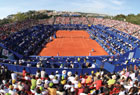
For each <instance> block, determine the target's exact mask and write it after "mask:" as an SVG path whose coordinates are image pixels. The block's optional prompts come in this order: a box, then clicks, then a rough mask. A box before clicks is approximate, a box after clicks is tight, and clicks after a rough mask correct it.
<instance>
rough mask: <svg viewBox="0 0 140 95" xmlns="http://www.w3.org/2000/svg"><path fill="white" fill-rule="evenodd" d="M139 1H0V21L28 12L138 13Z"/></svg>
mask: <svg viewBox="0 0 140 95" xmlns="http://www.w3.org/2000/svg"><path fill="white" fill-rule="evenodd" d="M139 4H140V0H0V19H2V18H4V17H6V16H8V15H10V14H15V13H17V12H26V11H29V10H44V9H46V10H56V11H72V12H89V13H102V14H109V15H116V14H126V15H127V14H130V13H133V14H138V13H140V5H139Z"/></svg>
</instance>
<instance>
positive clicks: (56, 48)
mask: <svg viewBox="0 0 140 95" xmlns="http://www.w3.org/2000/svg"><path fill="white" fill-rule="evenodd" d="M56 36H57V38H56V39H54V40H53V41H51V42H49V43H47V44H46V47H45V48H43V49H42V51H41V52H40V54H39V56H57V55H58V54H59V56H89V55H90V54H91V56H101V55H108V53H107V52H106V51H105V50H104V49H103V48H102V47H101V46H100V45H99V44H98V43H97V42H96V41H95V40H92V39H90V38H89V34H88V33H87V32H86V31H83V30H72V31H65V30H59V31H57V33H56ZM92 49H94V52H92Z"/></svg>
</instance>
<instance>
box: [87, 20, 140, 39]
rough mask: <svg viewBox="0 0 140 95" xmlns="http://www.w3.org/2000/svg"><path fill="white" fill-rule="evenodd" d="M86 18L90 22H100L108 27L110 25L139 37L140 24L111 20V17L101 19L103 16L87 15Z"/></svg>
mask: <svg viewBox="0 0 140 95" xmlns="http://www.w3.org/2000/svg"><path fill="white" fill-rule="evenodd" d="M88 20H89V21H90V24H94V25H97V24H102V25H105V26H108V27H112V28H114V29H117V30H119V31H122V32H125V33H128V34H130V35H132V36H135V37H136V38H140V33H139V31H140V26H139V25H135V24H132V23H129V22H124V21H118V20H111V19H103V18H91V17H89V18H88Z"/></svg>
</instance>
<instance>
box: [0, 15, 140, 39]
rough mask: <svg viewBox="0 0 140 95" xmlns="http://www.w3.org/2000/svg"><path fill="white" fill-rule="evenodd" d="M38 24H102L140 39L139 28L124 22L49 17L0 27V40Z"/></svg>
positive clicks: (88, 18)
mask: <svg viewBox="0 0 140 95" xmlns="http://www.w3.org/2000/svg"><path fill="white" fill-rule="evenodd" d="M38 24H46V25H48V24H87V25H88V24H94V25H97V24H102V25H105V26H108V27H112V28H114V29H117V30H120V31H122V32H125V33H128V34H130V35H132V36H135V37H136V38H140V26H139V25H135V24H131V23H128V22H125V21H118V20H111V19H103V18H94V17H74V16H73V17H63V16H58V17H54V16H53V17H51V18H49V19H43V20H38V21H37V20H26V21H22V22H15V23H10V24H6V25H2V26H0V31H1V33H0V39H1V40H3V39H5V38H6V37H7V36H9V34H11V33H13V32H17V31H20V30H22V29H26V28H29V27H31V26H34V25H38Z"/></svg>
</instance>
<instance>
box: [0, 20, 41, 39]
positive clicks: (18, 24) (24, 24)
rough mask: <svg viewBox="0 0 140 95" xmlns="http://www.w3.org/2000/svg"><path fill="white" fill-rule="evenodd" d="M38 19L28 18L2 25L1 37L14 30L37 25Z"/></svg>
mask: <svg viewBox="0 0 140 95" xmlns="http://www.w3.org/2000/svg"><path fill="white" fill-rule="evenodd" d="M37 24H38V21H36V20H26V21H22V22H14V23H9V24H5V25H2V26H0V39H1V40H3V39H5V38H6V37H8V36H9V35H10V34H12V33H14V32H18V31H20V30H23V29H27V28H29V27H31V26H34V25H37Z"/></svg>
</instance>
